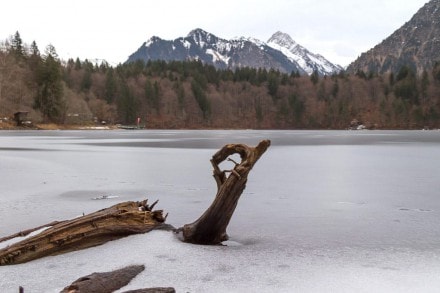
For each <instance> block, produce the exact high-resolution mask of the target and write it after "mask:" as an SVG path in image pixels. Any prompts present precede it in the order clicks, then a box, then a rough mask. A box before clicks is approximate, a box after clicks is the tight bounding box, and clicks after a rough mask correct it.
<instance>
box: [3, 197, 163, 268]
mask: <svg viewBox="0 0 440 293" xmlns="http://www.w3.org/2000/svg"><path fill="white" fill-rule="evenodd" d="M155 204H156V203H153V204H152V205H151V206H149V205H148V204H147V201H146V200H144V201H142V202H131V201H129V202H123V203H120V204H117V205H114V206H112V207H109V208H106V209H103V210H100V211H97V212H94V213H91V214H88V215H85V216H82V217H79V218H75V219H72V220H68V221H62V222H54V223H51V224H48V225H46V226H45V227H49V228H48V229H46V230H44V231H43V232H41V233H39V234H37V235H34V236H32V237H29V238H27V239H24V240H22V241H20V242H17V243H14V244H12V245H10V246H8V247H6V248H3V249H0V265H9V264H18V263H24V262H27V261H30V260H34V259H37V258H41V257H44V256H48V255H55V254H61V253H65V252H69V251H73V250H79V249H84V248H88V247H92V246H96V245H100V244H103V243H105V242H107V241H110V240H114V239H118V238H122V237H124V236H128V235H131V234H139V233H146V232H149V231H151V230H153V229H155V228H159V227H161V226H164V225H165V224H164V222H165V219H166V216H165V217H164V216H163V214H162V213H163V211H162V210H157V211H153V210H152V208H153V207H154V205H155ZM32 230H35V229H32ZM29 231H31V230H29ZM29 231H26V232H29ZM17 234H19V233H17ZM9 238H10V237H5V238H4V239H9Z"/></svg>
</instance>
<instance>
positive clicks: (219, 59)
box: [206, 49, 230, 64]
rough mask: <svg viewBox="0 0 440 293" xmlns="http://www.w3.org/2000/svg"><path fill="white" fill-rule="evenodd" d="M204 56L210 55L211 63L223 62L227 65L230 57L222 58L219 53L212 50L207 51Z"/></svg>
mask: <svg viewBox="0 0 440 293" xmlns="http://www.w3.org/2000/svg"><path fill="white" fill-rule="evenodd" d="M206 54H209V55H212V61H213V62H214V63H215V62H223V63H225V64H229V59H230V57H227V56H223V55H222V54H220V53H219V52H217V51H215V50H213V49H207V50H206Z"/></svg>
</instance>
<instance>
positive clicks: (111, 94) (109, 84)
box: [104, 67, 117, 104]
mask: <svg viewBox="0 0 440 293" xmlns="http://www.w3.org/2000/svg"><path fill="white" fill-rule="evenodd" d="M116 90H117V88H116V78H115V75H114V70H113V68H112V67H109V69H108V70H107V72H106V74H105V92H104V98H105V100H106V101H107V103H109V104H111V103H113V101H114V100H115V97H116Z"/></svg>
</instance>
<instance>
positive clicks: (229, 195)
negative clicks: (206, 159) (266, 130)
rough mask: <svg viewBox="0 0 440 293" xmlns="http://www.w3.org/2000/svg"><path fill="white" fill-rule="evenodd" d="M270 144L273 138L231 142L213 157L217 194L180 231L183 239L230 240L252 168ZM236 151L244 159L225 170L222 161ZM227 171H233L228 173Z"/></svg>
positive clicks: (217, 241) (198, 241)
mask: <svg viewBox="0 0 440 293" xmlns="http://www.w3.org/2000/svg"><path fill="white" fill-rule="evenodd" d="M269 146H270V140H263V141H261V142H260V143H259V144H258V145H257V146H256V147H250V146H247V145H244V144H228V145H225V146H224V147H223V148H222V149H220V150H219V151H218V152H217V153H215V154H214V155H213V156H212V159H211V163H212V166H213V168H214V170H213V172H214V174H213V176H214V178H215V181H216V182H217V195H216V197H215V199H214V202H213V203H212V204H211V206H210V207H209V208H208V209H207V210H206V211H205V213H204V214H203V215H202V216H201V217H200V218H199V219H198V220H196V221H195V222H193V223H191V224H186V225H184V226H183V227H182V228H179V229H178V230H177V232H178V233H181V237H182V240H183V241H185V242H189V243H194V244H219V243H221V242H222V241H225V240H227V239H228V235H227V234H226V228H227V226H228V224H229V221H230V219H231V217H232V214H233V213H234V210H235V207H236V206H237V203H238V199H239V198H240V196H241V194H242V192H243V190H244V189H245V187H246V182H247V177H248V174H249V172H250V171H251V169H252V167H253V166H254V165H255V163H256V162H257V161H258V159H259V158H260V157H261V156H262V155H263V154H264V152H265V151H266V150H267V148H268V147H269ZM233 154H239V155H240V157H241V162H240V163H237V162H234V161H233V160H232V159H229V160H230V161H232V162H233V163H235V167H234V168H233V169H232V170H223V171H221V170H220V168H219V164H220V163H222V162H223V161H225V160H226V159H228V158H229V156H231V155H233ZM226 173H230V174H229V176H226Z"/></svg>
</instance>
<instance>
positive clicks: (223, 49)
mask: <svg viewBox="0 0 440 293" xmlns="http://www.w3.org/2000/svg"><path fill="white" fill-rule="evenodd" d="M136 60H144V61H148V60H165V61H171V60H178V61H184V60H200V61H202V62H204V63H207V64H212V65H214V66H215V67H216V68H219V69H227V68H230V69H234V68H240V67H252V68H266V69H268V70H269V69H275V70H279V71H280V72H285V73H291V72H292V71H293V72H299V73H300V74H311V73H312V72H313V70H318V72H319V74H321V75H327V74H332V73H333V72H337V71H339V70H340V69H342V68H341V67H340V66H337V65H333V64H331V63H330V62H329V61H327V60H326V59H325V58H324V57H322V56H320V55H315V54H313V53H311V52H309V51H308V50H307V49H305V48H303V47H301V46H299V45H298V44H296V43H295V42H294V41H293V40H292V39H291V37H290V36H289V35H287V34H283V33H280V32H277V33H275V34H274V35H273V36H272V37H271V38H270V39H269V41H268V43H265V42H262V41H260V40H257V39H253V38H244V37H241V38H235V39H231V40H226V39H222V38H219V37H217V36H215V35H213V34H211V33H209V32H206V31H204V30H202V29H195V30H192V31H191V32H190V33H189V34H188V35H187V36H186V37H180V38H177V39H175V40H163V39H161V38H159V37H157V36H153V37H152V38H150V39H149V40H148V41H147V42H145V43H143V44H142V46H141V47H140V48H139V49H138V50H137V51H136V52H134V53H133V54H132V55H130V56H129V58H128V60H127V61H126V62H134V61H136Z"/></svg>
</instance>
